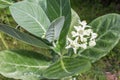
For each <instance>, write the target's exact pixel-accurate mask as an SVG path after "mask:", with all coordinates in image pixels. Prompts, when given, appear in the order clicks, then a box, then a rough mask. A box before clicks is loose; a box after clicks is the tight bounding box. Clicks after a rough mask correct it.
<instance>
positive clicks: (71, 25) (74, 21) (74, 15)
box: [68, 9, 80, 37]
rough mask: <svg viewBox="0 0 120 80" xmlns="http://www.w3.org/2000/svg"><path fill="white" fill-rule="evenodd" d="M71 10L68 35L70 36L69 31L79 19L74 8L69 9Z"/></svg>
mask: <svg viewBox="0 0 120 80" xmlns="http://www.w3.org/2000/svg"><path fill="white" fill-rule="evenodd" d="M71 12H72V17H71V24H70V29H69V33H68V36H69V37H72V35H71V31H72V30H73V28H74V26H75V25H77V24H78V20H80V17H79V15H78V14H77V13H76V12H75V10H73V9H71Z"/></svg>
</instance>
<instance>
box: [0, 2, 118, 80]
mask: <svg viewBox="0 0 120 80" xmlns="http://www.w3.org/2000/svg"><path fill="white" fill-rule="evenodd" d="M6 1H7V0H6ZM8 1H11V2H15V1H20V0H8ZM105 1H108V2H107V3H106V2H105ZM0 4H1V2H0ZM71 4H72V8H73V9H74V10H75V11H76V12H77V13H78V14H79V16H80V18H81V20H87V22H91V21H92V20H93V19H95V18H97V17H98V16H101V15H104V14H107V13H119V14H120V3H119V2H117V0H113V1H112V0H71ZM0 6H1V5H0ZM0 23H5V24H9V25H12V26H17V25H16V23H15V22H14V21H13V19H12V18H11V15H10V12H9V10H8V8H4V9H0ZM0 38H1V39H0V50H3V49H6V48H7V49H17V48H19V49H27V50H31V49H32V50H37V51H38V52H39V51H40V50H39V49H37V48H34V47H33V46H29V45H26V44H23V43H21V42H20V41H17V40H15V39H13V38H11V37H8V36H7V35H5V34H3V33H0ZM43 52H44V50H43ZM119 54H120V44H118V45H117V46H116V47H115V48H114V49H113V50H112V51H111V52H110V53H109V55H108V56H106V57H104V58H102V59H101V60H99V61H98V62H96V63H95V64H93V67H92V70H91V71H88V72H87V73H85V74H81V75H80V76H79V77H78V80H106V79H105V72H112V73H115V74H117V76H118V77H119V76H120V75H118V72H119V71H120V57H119ZM45 55H48V56H49V54H45ZM49 57H50V56H49ZM96 66H97V67H96ZM91 73H92V74H91ZM0 80H13V79H7V78H5V77H2V76H1V77H0Z"/></svg>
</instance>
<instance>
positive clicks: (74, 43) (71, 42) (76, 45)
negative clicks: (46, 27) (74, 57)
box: [66, 37, 80, 54]
mask: <svg viewBox="0 0 120 80" xmlns="http://www.w3.org/2000/svg"><path fill="white" fill-rule="evenodd" d="M67 40H68V41H69V45H68V46H66V49H68V48H73V50H74V53H75V54H76V53H77V49H78V48H79V47H80V45H79V43H78V37H77V38H76V39H75V40H71V39H70V38H69V37H67Z"/></svg>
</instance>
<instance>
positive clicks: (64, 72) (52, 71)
mask: <svg viewBox="0 0 120 80" xmlns="http://www.w3.org/2000/svg"><path fill="white" fill-rule="evenodd" d="M90 67H91V64H90V62H89V61H88V60H86V59H84V58H81V57H79V58H63V60H62V63H61V61H58V62H56V63H55V64H53V65H52V66H50V67H49V68H47V69H46V70H45V72H44V74H43V77H46V78H49V79H60V78H64V77H68V76H73V75H75V74H79V73H83V72H85V71H87V70H89V69H90Z"/></svg>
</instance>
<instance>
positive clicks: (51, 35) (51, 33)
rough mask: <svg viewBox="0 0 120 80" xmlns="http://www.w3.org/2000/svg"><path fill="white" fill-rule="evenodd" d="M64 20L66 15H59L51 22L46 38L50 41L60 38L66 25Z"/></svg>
mask: <svg viewBox="0 0 120 80" xmlns="http://www.w3.org/2000/svg"><path fill="white" fill-rule="evenodd" d="M64 21H65V19H64V17H59V18H57V19H55V20H54V21H53V22H52V23H51V25H50V27H49V28H48V30H47V33H46V39H47V40H48V41H49V42H52V41H54V40H58V39H59V36H60V32H61V30H62V28H63V25H64Z"/></svg>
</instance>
